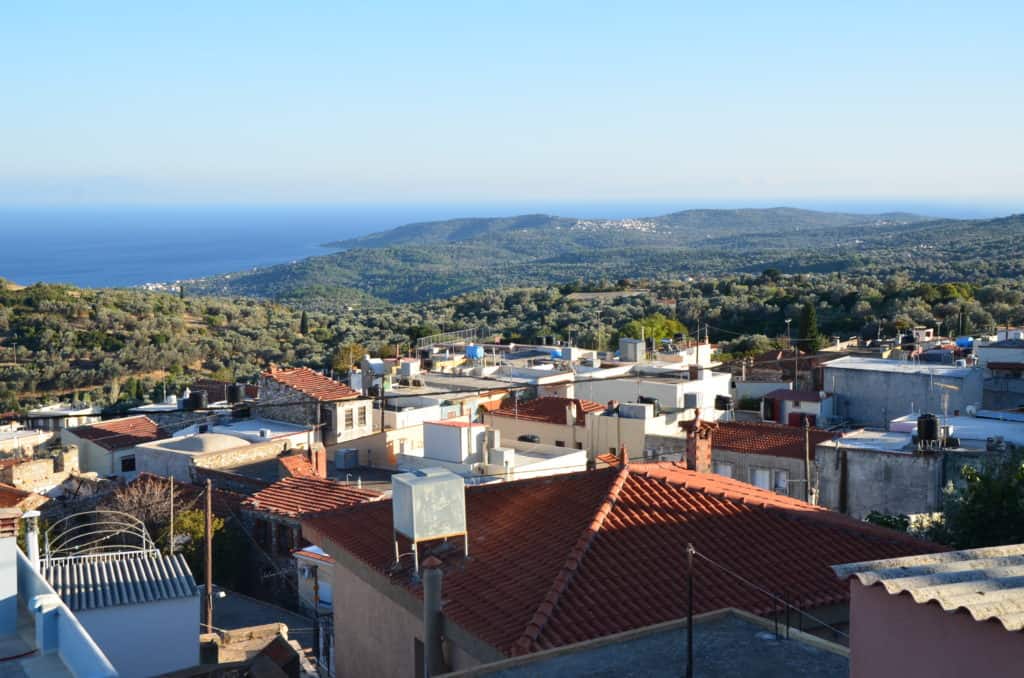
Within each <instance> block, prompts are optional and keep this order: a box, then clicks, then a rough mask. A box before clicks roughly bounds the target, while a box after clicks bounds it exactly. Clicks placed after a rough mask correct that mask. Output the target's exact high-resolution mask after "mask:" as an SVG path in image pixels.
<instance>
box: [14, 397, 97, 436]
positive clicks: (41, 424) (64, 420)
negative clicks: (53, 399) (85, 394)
mask: <svg viewBox="0 0 1024 678" xmlns="http://www.w3.org/2000/svg"><path fill="white" fill-rule="evenodd" d="M101 414H102V410H101V408H99V407H92V406H90V405H86V404H84V403H55V404H53V405H46V406H45V407H37V408H36V409H34V410H29V411H28V414H27V415H26V418H25V421H26V424H25V425H26V428H34V429H39V430H42V431H60V430H61V429H65V428H74V427H76V426H85V425H87V424H95V423H97V422H99V421H100V420H101V419H102V416H101Z"/></svg>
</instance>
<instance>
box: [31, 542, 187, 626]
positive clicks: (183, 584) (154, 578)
mask: <svg viewBox="0 0 1024 678" xmlns="http://www.w3.org/2000/svg"><path fill="white" fill-rule="evenodd" d="M41 569H42V571H43V576H44V577H46V580H47V581H48V582H50V586H52V587H53V589H54V591H56V592H57V595H59V596H60V597H61V599H62V600H63V601H64V603H65V604H66V605H67V606H68V607H70V608H71V609H72V611H76V612H77V611H78V610H95V609H99V608H103V607H114V606H117V605H137V604H140V603H151V602H155V601H159V600H171V599H174V598H189V597H192V596H197V595H199V590H198V588H197V587H196V582H195V579H193V578H192V572H191V570H189V568H188V563H187V562H186V561H185V557H184V556H183V555H181V554H180V553H179V554H175V555H174V556H162V555H156V554H154V553H142V552H140V553H125V554H118V555H105V556H91V557H90V556H83V557H79V558H68V559H64V560H57V561H54V562H53V563H51V564H49V565H47V564H46V563H45V561H44V562H43V563H42V568H41Z"/></svg>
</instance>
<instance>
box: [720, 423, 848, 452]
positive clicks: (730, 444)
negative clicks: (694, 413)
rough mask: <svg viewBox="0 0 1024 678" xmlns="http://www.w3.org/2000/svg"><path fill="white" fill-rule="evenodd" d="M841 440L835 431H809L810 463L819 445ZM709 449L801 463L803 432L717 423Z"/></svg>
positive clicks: (764, 425)
mask: <svg viewBox="0 0 1024 678" xmlns="http://www.w3.org/2000/svg"><path fill="white" fill-rule="evenodd" d="M841 437H842V434H841V433H838V432H835V431H826V430H824V429H820V428H812V429H811V459H814V448H815V447H817V445H818V444H819V443H823V442H825V441H826V440H835V439H836V438H841ZM711 448H712V449H719V450H730V451H732V452H746V453H748V454H766V455H771V456H774V457H790V458H792V459H803V458H804V430H803V428H802V427H798V426H785V425H783V424H774V423H770V422H764V423H759V422H744V421H729V422H719V423H718V428H717V429H716V430H715V431H714V432H713V433H712V434H711Z"/></svg>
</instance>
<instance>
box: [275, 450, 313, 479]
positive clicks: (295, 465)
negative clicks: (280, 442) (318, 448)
mask: <svg viewBox="0 0 1024 678" xmlns="http://www.w3.org/2000/svg"><path fill="white" fill-rule="evenodd" d="M277 461H278V463H279V464H281V466H282V468H283V469H284V471H285V473H287V474H288V475H289V476H292V477H295V478H315V477H316V470H315V469H314V468H313V464H311V463H310V461H309V459H307V458H306V455H304V454H302V453H299V454H289V455H286V456H284V457H278V458H277Z"/></svg>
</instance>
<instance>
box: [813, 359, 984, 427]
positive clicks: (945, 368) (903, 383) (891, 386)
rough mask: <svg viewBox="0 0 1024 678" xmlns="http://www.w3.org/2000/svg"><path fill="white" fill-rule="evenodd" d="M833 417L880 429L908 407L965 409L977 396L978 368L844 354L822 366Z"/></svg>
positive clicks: (979, 384) (980, 378)
mask: <svg viewBox="0 0 1024 678" xmlns="http://www.w3.org/2000/svg"><path fill="white" fill-rule="evenodd" d="M823 367H824V382H825V383H824V387H825V390H827V391H829V392H830V393H832V394H833V397H834V398H835V407H834V409H835V416H836V417H837V418H838V419H841V420H844V421H846V422H849V423H850V424H851V425H854V426H874V427H878V428H882V427H884V426H885V425H886V424H887V423H888V422H889V420H890V419H892V418H893V417H894V416H898V415H899V414H902V413H904V412H908V411H915V410H916V411H926V412H927V411H931V412H935V413H937V414H942V413H946V412H948V413H949V414H954V413H958V412H966V411H967V408H968V406H971V407H975V406H977V405H978V404H979V403H981V399H982V383H983V375H982V370H981V369H980V368H977V367H957V366H951V365H938V364H926V363H915V362H909V361H898V360H881V359H877V358H855V357H851V356H847V357H844V358H839V359H837V360H832V361H830V362H827V363H825V364H824V366H823Z"/></svg>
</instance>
